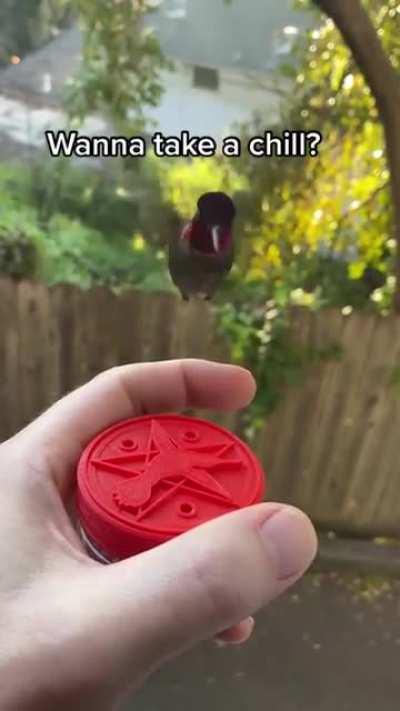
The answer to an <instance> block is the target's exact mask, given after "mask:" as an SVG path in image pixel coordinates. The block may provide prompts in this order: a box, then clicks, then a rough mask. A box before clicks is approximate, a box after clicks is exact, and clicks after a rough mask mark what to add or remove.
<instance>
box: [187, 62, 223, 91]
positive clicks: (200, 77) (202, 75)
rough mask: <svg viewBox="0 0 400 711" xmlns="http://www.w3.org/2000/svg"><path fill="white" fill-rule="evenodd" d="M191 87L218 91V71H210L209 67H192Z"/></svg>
mask: <svg viewBox="0 0 400 711" xmlns="http://www.w3.org/2000/svg"><path fill="white" fill-rule="evenodd" d="M193 85H194V86H197V87H198V88H199V89H209V90H210V91H218V89H219V73H218V71H217V70H216V69H210V67H198V66H196V67H194V70H193Z"/></svg>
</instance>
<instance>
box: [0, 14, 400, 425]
mask: <svg viewBox="0 0 400 711" xmlns="http://www.w3.org/2000/svg"><path fill="white" fill-rule="evenodd" d="M235 1H236V2H241V1H243V0H235ZM297 4H298V5H299V6H301V7H303V9H304V12H313V13H314V15H315V22H314V28H313V29H312V30H311V31H310V32H309V33H307V34H306V33H304V35H303V36H302V37H301V38H300V39H299V40H298V42H297V45H296V47H295V50H294V52H293V55H292V61H286V62H285V64H284V65H282V66H281V68H280V73H281V75H282V76H283V77H285V78H286V79H289V80H290V82H291V84H290V85H289V86H290V88H289V89H288V90H287V94H286V95H283V98H282V112H281V119H280V122H279V124H277V125H275V126H270V125H269V126H265V123H264V121H263V117H262V116H255V117H254V120H253V121H252V122H251V123H250V124H249V125H245V126H238V127H236V128H237V131H238V132H239V133H240V135H241V137H242V139H243V142H244V143H245V142H246V140H248V138H249V137H251V136H253V135H256V134H257V135H258V134H260V135H263V133H264V131H265V130H266V129H267V128H268V129H271V130H273V131H275V132H277V133H279V132H281V131H283V130H285V129H288V128H289V129H292V130H318V131H320V132H321V133H322V135H323V141H322V143H321V144H320V147H319V157H316V158H304V159H302V158H293V159H287V158H285V159H281V158H269V159H265V160H260V159H258V160H256V159H254V158H252V157H251V156H250V155H248V154H247V153H246V151H244V150H243V151H242V156H241V157H240V158H235V159H228V158H222V157H220V156H219V157H215V158H210V159H198V160H192V161H186V160H183V159H170V160H166V159H162V160H160V159H156V158H154V157H153V156H151V155H149V156H148V157H147V158H145V159H129V160H123V159H121V160H114V161H112V167H110V165H108V166H107V172H106V171H105V170H102V169H99V170H97V169H93V167H88V168H81V167H78V166H77V165H76V164H74V163H71V162H68V161H63V160H57V161H54V160H50V161H43V160H41V161H40V162H34V161H33V162H32V164H31V165H30V167H29V169H27V167H26V165H24V166H18V165H15V166H11V167H10V165H8V164H7V165H5V164H3V165H0V269H1V271H2V272H3V273H7V274H11V275H13V276H15V277H17V278H20V277H22V276H29V277H35V278H40V279H43V280H45V281H46V282H48V283H51V284H52V283H56V282H60V281H63V282H69V283H74V284H79V285H81V286H82V287H89V286H91V285H92V284H95V283H97V284H106V285H108V286H111V287H113V288H124V287H132V286H134V287H136V288H143V289H148V290H170V289H172V287H171V283H170V281H169V278H168V275H167V269H166V259H165V247H166V244H167V242H168V238H169V235H170V233H171V231H172V230H176V229H179V224H180V222H181V221H182V219H184V218H186V217H189V216H191V215H192V214H193V212H194V209H195V204H196V201H197V199H198V197H199V195H200V194H201V193H202V192H204V191H206V190H213V189H223V190H226V191H227V192H229V193H231V194H232V195H233V197H234V199H235V201H236V202H237V205H238V213H239V218H238V224H237V245H238V254H237V262H236V265H235V268H234V270H233V272H232V274H231V276H230V278H229V279H228V280H227V282H226V284H225V287H224V290H223V291H222V292H221V294H220V296H219V298H218V301H217V304H216V308H217V309H218V313H219V319H220V325H221V329H222V330H223V332H224V333H225V335H226V336H227V337H228V338H229V339H230V341H231V344H232V357H233V359H235V360H238V361H242V362H243V361H244V362H246V363H248V364H249V365H250V367H252V368H253V370H255V372H256V373H257V374H258V378H259V383H260V385H261V387H260V395H259V400H258V401H257V402H256V404H255V408H256V410H257V412H258V413H259V414H260V413H265V410H268V409H272V408H273V407H275V406H276V402H277V400H278V399H279V393H280V392H281V391H282V387H283V386H284V385H285V384H287V383H290V382H293V381H295V380H297V379H298V377H299V376H300V375H301V373H304V371H305V369H306V365H307V364H312V363H315V361H316V360H319V359H320V358H325V357H332V356H335V357H336V356H337V355H338V353H339V351H340V349H338V348H337V347H336V345H335V344H332V349H330V350H329V352H325V353H318V354H315V353H307V352H305V351H304V349H301V348H299V347H298V346H296V345H295V344H293V343H291V342H290V340H289V339H288V332H287V328H286V325H287V314H288V308H289V307H290V306H292V305H293V304H295V305H301V306H304V307H307V308H312V309H318V308H321V307H336V308H340V309H342V310H343V314H344V315H349V314H350V313H351V312H352V310H353V309H378V310H379V311H380V312H381V313H382V314H385V313H387V312H388V310H389V308H390V304H391V299H392V295H393V293H394V290H395V287H396V280H395V277H394V265H393V262H394V258H393V255H394V250H395V246H396V245H395V244H394V242H393V239H392V238H391V227H392V219H393V215H392V205H391V197H390V190H389V180H390V176H389V172H388V167H387V161H386V157H385V148H384V137H383V131H382V127H381V124H380V122H379V118H378V114H377V111H376V108H375V104H374V101H373V98H372V97H371V93H370V91H369V89H368V87H367V86H366V84H365V81H364V79H363V77H362V75H361V74H360V72H359V71H358V69H357V67H356V66H355V63H354V60H353V58H352V56H351V54H350V52H349V50H348V49H347V47H346V46H345V44H344V42H343V40H342V38H341V36H340V35H339V33H338V31H337V30H336V28H335V26H334V24H333V22H332V21H331V20H328V19H326V17H325V16H323V15H321V14H319V13H318V12H317V11H316V10H315V9H313V7H312V4H311V3H310V2H307V1H306V0H303V1H300V2H298V3H297ZM364 4H365V7H366V9H367V10H368V12H369V15H370V17H371V18H372V20H373V23H374V25H375V27H376V29H377V32H378V34H379V36H380V38H381V39H382V42H383V44H384V47H385V49H386V51H387V53H388V55H389V56H390V58H391V61H392V63H393V66H394V67H395V68H396V69H399V68H400V44H399V40H398V38H399V36H400V5H399V4H398V0H384V1H382V0H366V1H365V3H364ZM20 5H21V3H20ZM25 5H26V6H27V8H26V9H24V10H22V9H21V11H20V12H19V13H18V14H17V13H16V10H15V4H14V3H11V2H8V3H7V2H5V3H3V5H2V9H1V11H0V20H1V19H3V23H4V21H5V20H6V19H7V22H8V27H9V28H11V29H9V31H8V37H9V43H8V45H7V46H8V49H7V50H6V53H7V52H8V55H7V56H6V55H5V54H4V52H3V55H2V57H1V59H2V61H3V62H7V61H10V56H11V55H12V54H14V53H17V52H19V54H20V55H21V56H23V55H24V53H26V52H28V51H30V50H31V49H32V48H33V46H34V42H33V41H32V39H30V37H32V36H35V37H38V36H39V37H40V38H41V41H45V39H46V38H50V37H51V36H53V35H54V33H56V32H58V31H59V29H60V28H61V27H62V26H63V25H64V23H65V22H66V21H67V19H68V18H70V17H71V16H73V17H76V16H77V17H78V18H79V20H80V23H81V25H82V28H83V33H84V34H83V36H84V49H83V65H82V71H80V73H79V77H76V78H75V80H74V81H73V82H72V84H71V85H70V86H69V88H68V106H69V112H70V116H71V120H73V121H77V122H79V121H81V120H82V119H83V118H85V117H86V116H87V115H88V114H89V113H92V112H94V111H102V112H103V113H104V112H105V113H106V114H107V116H108V117H109V119H110V120H112V121H113V123H114V125H116V126H118V127H119V129H121V130H125V131H127V132H128V133H131V132H132V130H133V129H137V128H138V127H141V128H143V127H144V126H145V125H146V123H145V111H146V107H148V106H151V105H154V104H156V103H157V101H158V100H159V98H160V96H161V93H162V70H163V69H164V68H166V67H167V66H169V65H168V62H167V61H166V59H165V58H164V57H163V55H162V52H161V50H160V47H159V45H158V43H157V41H156V39H155V37H154V35H152V34H151V33H149V32H147V31H145V30H144V29H143V27H142V20H143V16H144V14H145V13H147V12H149V11H150V10H151V8H152V6H153V5H154V3H152V2H150V1H148V0H142V1H141V0H134V1H131V0H129V2H128V0H122V1H121V2H118V3H115V2H111V1H110V0H99V1H98V2H96V3H93V2H92V1H91V0H42V1H40V0H37V1H36V0H35V2H30V3H28V2H25ZM12 6H13V7H14V10H13V12H12V11H11V7H12ZM28 6H29V7H28ZM7 13H8V14H7ZM13 20H14V22H13ZM0 25H1V22H0ZM2 26H3V27H4V26H5V25H4V24H3V25H2ZM38 26H39V27H40V29H39V30H38V29H37V27H38ZM13 28H14V29H13ZM33 28H35V29H33ZM282 86H283V84H282ZM282 93H283V94H284V92H282ZM110 163H111V162H110ZM260 416H261V415H260ZM256 420H257V417H255V418H253V421H252V425H251V426H252V427H253V425H254V423H255V422H256Z"/></svg>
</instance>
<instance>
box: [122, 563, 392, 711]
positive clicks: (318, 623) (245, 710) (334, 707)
mask: <svg viewBox="0 0 400 711" xmlns="http://www.w3.org/2000/svg"><path fill="white" fill-rule="evenodd" d="M399 603H400V583H399V582H396V583H390V582H385V581H383V582H381V581H376V582H373V581H372V580H368V581H365V580H363V581H360V580H359V579H356V578H354V577H353V578H348V577H345V578H343V577H341V576H339V575H337V574H334V573H333V574H324V575H319V576H315V575H312V576H308V578H307V579H306V581H304V582H303V583H301V584H300V585H298V586H297V588H296V590H295V591H294V592H292V593H291V594H290V595H287V596H286V597H285V598H284V599H282V600H280V601H279V602H276V603H274V604H273V605H272V606H271V607H270V608H269V609H268V610H266V611H264V612H263V613H262V614H261V615H259V617H258V620H257V632H256V634H255V636H254V639H253V640H252V641H251V642H250V643H249V644H248V645H247V646H246V647H243V648H233V649H229V648H228V649H227V648H223V649H219V648H216V647H215V645H213V644H211V643H209V644H205V645H203V646H201V647H200V648H198V649H197V650H195V651H193V652H192V653H190V654H188V655H186V656H185V657H183V658H181V659H179V660H177V661H175V662H173V663H171V664H170V665H169V666H168V667H166V668H165V669H164V670H163V671H162V672H160V673H159V674H158V675H156V676H155V677H153V678H152V680H151V681H150V682H148V684H147V686H146V687H145V688H144V690H143V691H142V692H141V693H140V694H139V695H138V696H136V698H135V701H132V702H131V703H128V704H127V705H126V707H125V711H180V710H182V711H183V710H186V709H190V711H206V710H207V711H398V709H399V708H400V674H399V668H400V604H399Z"/></svg>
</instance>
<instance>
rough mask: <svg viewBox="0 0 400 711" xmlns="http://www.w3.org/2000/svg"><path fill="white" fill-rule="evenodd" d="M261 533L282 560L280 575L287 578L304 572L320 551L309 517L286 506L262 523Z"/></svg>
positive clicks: (276, 556) (280, 560)
mask: <svg viewBox="0 0 400 711" xmlns="http://www.w3.org/2000/svg"><path fill="white" fill-rule="evenodd" d="M261 536H262V539H263V541H264V543H265V544H266V545H267V547H268V549H269V552H271V549H272V551H273V554H274V557H275V558H276V559H277V562H278V578H279V580H285V579H287V578H291V577H294V576H295V575H300V574H301V573H304V572H305V571H306V570H307V568H308V567H309V565H310V564H311V563H312V561H313V559H314V558H315V555H316V552H317V545H318V544H317V537H316V533H315V531H314V528H313V526H312V523H311V521H310V520H309V519H308V517H307V516H306V515H305V514H304V513H302V511H299V510H298V509H296V508H293V507H291V506H285V507H284V508H282V509H280V510H278V511H277V512H276V513H274V514H272V516H270V517H269V518H268V519H267V520H266V521H265V522H264V523H263V524H262V526H261Z"/></svg>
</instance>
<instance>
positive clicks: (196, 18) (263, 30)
mask: <svg viewBox="0 0 400 711" xmlns="http://www.w3.org/2000/svg"><path fill="white" fill-rule="evenodd" d="M292 6H293V0H280V1H279V2H276V0H161V1H160V2H159V3H158V8H157V10H156V11H155V12H154V13H151V15H150V16H149V18H148V24H149V26H151V27H153V28H154V30H155V31H156V34H157V36H158V39H159V41H160V43H161V46H162V48H163V50H164V52H165V53H166V54H167V56H169V57H171V58H172V59H176V60H181V61H183V62H186V63H190V64H197V65H200V66H208V67H214V68H216V69H218V68H220V69H222V68H227V69H239V70H243V69H244V70H248V71H256V72H257V71H259V72H264V71H268V70H271V69H273V68H274V67H276V66H277V64H278V63H279V62H280V61H281V60H282V58H284V56H285V54H286V52H287V51H288V50H289V49H290V46H291V42H292V41H293V37H294V36H295V34H294V33H295V30H296V28H297V30H298V31H299V32H302V31H304V30H305V29H306V28H307V27H309V26H310V15H309V14H307V13H305V12H299V11H295V10H294V9H292ZM285 49H286V52H285Z"/></svg>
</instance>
